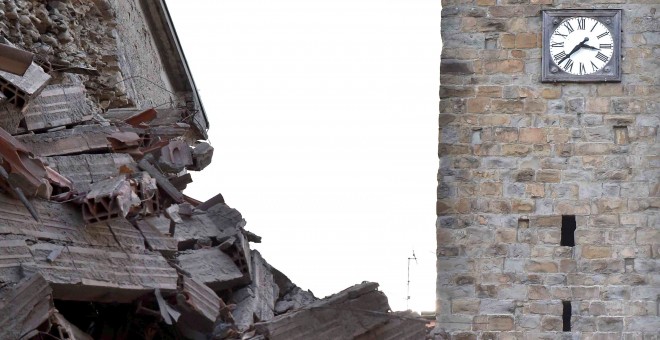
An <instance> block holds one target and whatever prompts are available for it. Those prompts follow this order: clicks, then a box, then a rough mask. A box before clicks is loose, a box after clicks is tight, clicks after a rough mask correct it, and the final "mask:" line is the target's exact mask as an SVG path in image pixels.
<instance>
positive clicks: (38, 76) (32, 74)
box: [0, 44, 50, 109]
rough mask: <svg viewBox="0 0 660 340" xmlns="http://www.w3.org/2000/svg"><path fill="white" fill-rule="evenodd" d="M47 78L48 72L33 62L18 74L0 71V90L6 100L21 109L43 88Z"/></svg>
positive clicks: (48, 77) (48, 78)
mask: <svg viewBox="0 0 660 340" xmlns="http://www.w3.org/2000/svg"><path fill="white" fill-rule="evenodd" d="M0 45H2V44H0ZM49 80H50V76H49V75H48V73H46V72H44V70H43V69H42V68H41V67H40V66H39V65H37V64H35V63H34V62H33V63H31V64H30V66H29V67H28V68H27V70H26V71H25V73H23V75H20V76H19V75H16V74H13V73H10V72H5V71H0V92H2V93H3V94H4V96H5V97H6V100H7V102H9V103H10V104H12V105H14V106H16V107H18V108H19V109H22V108H23V107H25V106H26V105H27V104H28V102H31V101H32V100H33V99H34V98H35V97H36V96H37V95H38V94H39V92H41V91H42V90H43V89H44V87H45V86H46V84H47V83H48V81H49Z"/></svg>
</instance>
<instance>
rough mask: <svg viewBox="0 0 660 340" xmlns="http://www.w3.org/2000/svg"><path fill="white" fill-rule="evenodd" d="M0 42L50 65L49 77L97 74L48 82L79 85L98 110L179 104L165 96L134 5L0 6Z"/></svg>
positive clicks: (9, 2) (16, 2)
mask: <svg viewBox="0 0 660 340" xmlns="http://www.w3.org/2000/svg"><path fill="white" fill-rule="evenodd" d="M0 36H2V37H6V38H7V40H9V41H10V42H11V43H13V44H16V45H18V46H20V47H21V48H25V49H27V50H29V51H31V52H34V53H35V54H37V55H38V58H41V59H45V60H48V61H49V62H52V63H54V65H53V68H54V70H55V71H57V70H59V69H61V68H63V67H64V66H82V67H91V68H94V69H97V70H98V71H99V73H100V76H88V75H77V74H66V73H54V76H55V77H59V78H61V79H57V80H56V81H55V82H57V83H78V84H84V85H85V87H86V89H87V93H88V94H89V97H90V99H92V100H93V101H94V102H95V103H96V106H97V107H99V108H100V109H107V108H116V107H129V106H137V107H143V108H144V107H150V106H159V105H160V107H161V108H164V107H171V106H176V105H177V104H180V103H181V102H182V101H183V96H182V94H172V93H170V92H174V91H172V86H171V84H170V83H171V80H170V79H168V78H167V75H166V73H165V71H164V66H163V65H162V62H161V58H160V56H159V54H158V51H157V48H156V44H155V42H154V38H153V36H152V32H151V31H150V28H149V27H148V24H147V22H146V19H145V15H144V13H143V11H142V7H141V5H140V1H139V0H60V1H58V0H51V1H41V0H0ZM174 81H179V80H178V79H174ZM168 91H169V92H168ZM170 103H172V104H173V105H171V104H170Z"/></svg>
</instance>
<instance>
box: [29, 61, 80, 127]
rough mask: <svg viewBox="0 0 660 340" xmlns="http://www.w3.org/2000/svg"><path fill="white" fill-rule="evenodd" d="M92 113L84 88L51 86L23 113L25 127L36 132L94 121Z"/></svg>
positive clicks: (33, 100) (77, 86) (78, 86)
mask: <svg viewBox="0 0 660 340" xmlns="http://www.w3.org/2000/svg"><path fill="white" fill-rule="evenodd" d="M28 72H29V70H28ZM92 111H93V109H92V107H91V106H90V104H89V103H88V101H87V100H86V97H85V87H84V86H82V85H49V86H46V88H45V89H44V90H43V91H41V93H40V94H39V95H38V96H37V97H35V98H34V99H32V101H31V102H30V105H29V106H28V107H27V108H26V109H25V111H24V112H23V115H24V117H25V125H24V126H25V128H26V129H27V130H28V131H35V130H43V129H50V128H54V127H58V126H65V125H70V124H78V123H83V122H86V121H89V120H90V119H92Z"/></svg>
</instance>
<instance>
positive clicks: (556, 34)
mask: <svg viewBox="0 0 660 340" xmlns="http://www.w3.org/2000/svg"><path fill="white" fill-rule="evenodd" d="M555 35H559V36H562V37H564V38H566V37H568V36H567V35H563V34H561V33H555Z"/></svg>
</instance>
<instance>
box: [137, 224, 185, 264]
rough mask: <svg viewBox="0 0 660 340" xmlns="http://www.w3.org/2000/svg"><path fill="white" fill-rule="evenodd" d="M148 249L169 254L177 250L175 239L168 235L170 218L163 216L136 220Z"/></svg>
mask: <svg viewBox="0 0 660 340" xmlns="http://www.w3.org/2000/svg"><path fill="white" fill-rule="evenodd" d="M136 225H137V227H138V229H140V232H141V233H142V235H143V236H144V239H145V241H146V242H147V246H148V247H149V249H150V250H153V251H158V252H160V253H161V254H165V255H168V256H169V255H171V254H174V253H175V252H176V251H177V241H176V240H175V239H174V238H172V237H171V236H169V228H170V220H169V219H168V218H164V217H158V216H154V217H150V218H145V219H141V220H138V221H136Z"/></svg>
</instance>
